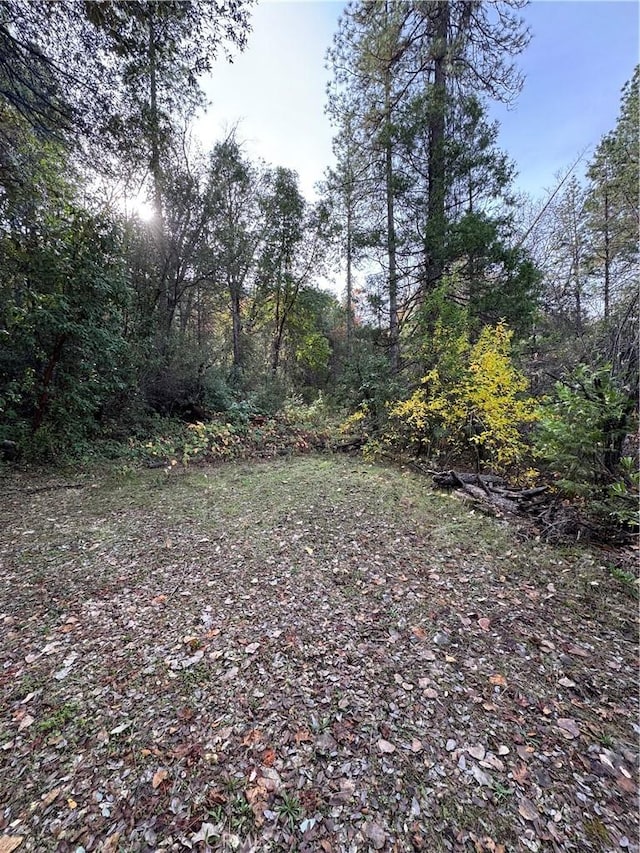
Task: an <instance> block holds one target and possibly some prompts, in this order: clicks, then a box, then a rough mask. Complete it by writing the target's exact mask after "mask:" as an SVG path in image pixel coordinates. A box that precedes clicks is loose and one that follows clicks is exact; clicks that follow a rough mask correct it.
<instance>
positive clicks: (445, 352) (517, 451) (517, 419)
mask: <svg viewBox="0 0 640 853" xmlns="http://www.w3.org/2000/svg"><path fill="white" fill-rule="evenodd" d="M439 334H440V338H441V342H440V348H441V350H442V357H441V359H440V364H441V365H442V367H440V366H439V367H434V368H433V369H432V370H430V371H429V372H428V373H427V374H426V375H425V376H424V377H423V379H422V382H421V387H420V388H418V389H417V390H416V391H414V393H413V394H412V395H411V396H410V397H409V398H408V399H406V400H401V401H399V402H397V403H395V404H394V405H393V406H392V407H391V408H390V412H389V415H390V419H389V429H388V432H387V439H388V440H389V441H391V442H392V443H397V444H400V445H404V447H405V448H406V449H409V450H410V451H412V452H414V453H417V454H420V453H422V454H425V455H427V456H431V457H433V456H436V457H437V456H442V455H445V454H446V455H453V456H471V458H473V459H474V461H475V464H476V467H478V468H480V467H482V466H484V465H488V466H490V467H492V468H495V469H498V470H504V469H507V468H511V469H512V468H514V467H515V468H517V467H518V466H520V464H521V463H522V461H523V459H524V457H525V456H526V455H527V451H528V445H527V443H526V441H525V440H524V437H523V432H524V428H525V427H526V426H527V425H528V424H530V423H532V422H533V421H534V420H535V419H536V411H535V405H534V401H533V399H532V398H530V397H526V396H525V395H524V392H525V391H526V390H527V387H528V383H527V379H526V377H525V376H524V375H523V374H522V373H521V372H520V371H518V370H517V369H516V367H515V366H514V365H513V362H512V360H511V339H512V336H513V333H512V331H511V330H510V329H508V328H507V326H506V325H505V324H504V323H499V324H498V325H497V326H485V328H484V329H483V330H482V332H481V334H480V337H479V339H478V341H477V343H475V344H474V345H471V344H470V343H469V339H468V335H467V333H466V332H462V333H460V334H456V335H454V336H447V335H446V333H445V332H444V330H440V333H439Z"/></svg>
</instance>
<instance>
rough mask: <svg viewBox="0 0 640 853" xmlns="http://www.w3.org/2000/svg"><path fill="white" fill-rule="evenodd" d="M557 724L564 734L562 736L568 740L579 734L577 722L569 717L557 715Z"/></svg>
mask: <svg viewBox="0 0 640 853" xmlns="http://www.w3.org/2000/svg"><path fill="white" fill-rule="evenodd" d="M557 726H558V728H559V729H560V731H561V732H562V734H563V735H564V737H566V738H567V739H569V740H572V739H573V738H574V737H579V736H580V729H579V728H578V724H577V723H576V721H575V720H573V719H571V718H570V717H559V718H558V722H557Z"/></svg>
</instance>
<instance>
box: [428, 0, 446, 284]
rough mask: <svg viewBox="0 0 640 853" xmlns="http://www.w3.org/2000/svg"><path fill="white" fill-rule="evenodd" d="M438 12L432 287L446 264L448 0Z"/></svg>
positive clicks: (432, 121)
mask: <svg viewBox="0 0 640 853" xmlns="http://www.w3.org/2000/svg"><path fill="white" fill-rule="evenodd" d="M432 8H433V10H434V11H435V28H434V40H433V53H434V57H433V58H434V82H433V103H432V105H431V116H430V119H429V162H428V180H429V196H428V203H427V218H428V222H427V229H426V233H427V241H426V247H425V248H426V261H427V263H426V279H427V281H426V286H427V289H428V290H432V289H433V288H434V287H435V286H436V285H437V284H438V282H439V281H440V279H441V277H442V273H443V265H444V231H445V224H446V216H445V199H446V186H447V182H446V158H445V133H446V105H447V80H448V73H447V54H448V37H449V14H450V9H449V0H442V2H439V3H434V4H432Z"/></svg>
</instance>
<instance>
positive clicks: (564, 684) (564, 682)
mask: <svg viewBox="0 0 640 853" xmlns="http://www.w3.org/2000/svg"><path fill="white" fill-rule="evenodd" d="M558 684H561V685H562V687H575V686H576V683H575V681H571V679H570V678H567V677H566V676H565V677H564V678H561V679H560V680H559V681H558Z"/></svg>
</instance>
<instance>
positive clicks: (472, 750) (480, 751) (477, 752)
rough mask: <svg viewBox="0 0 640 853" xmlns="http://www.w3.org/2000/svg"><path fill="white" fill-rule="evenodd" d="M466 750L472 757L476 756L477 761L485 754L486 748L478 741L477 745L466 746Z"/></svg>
mask: <svg viewBox="0 0 640 853" xmlns="http://www.w3.org/2000/svg"><path fill="white" fill-rule="evenodd" d="M467 752H468V753H469V755H470V756H471V757H472V758H476V759H477V760H478V761H482V760H483V758H484V757H485V755H486V750H485V748H484V746H482V744H480V743H479V744H478V745H477V746H468V747H467Z"/></svg>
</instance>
